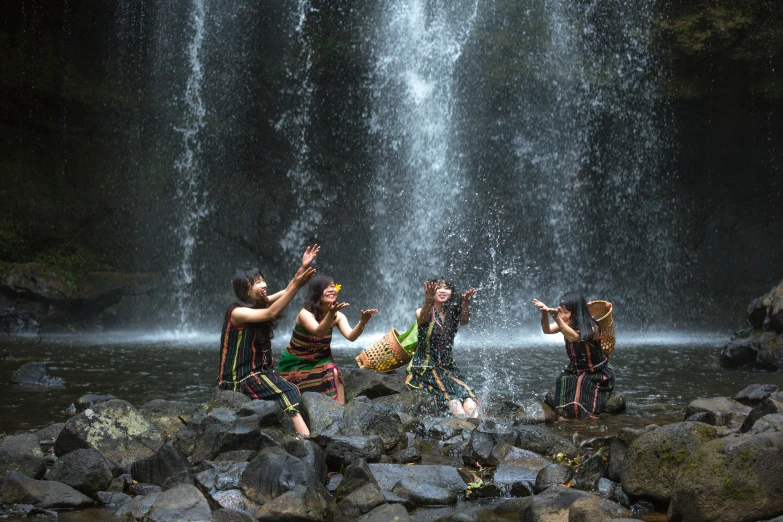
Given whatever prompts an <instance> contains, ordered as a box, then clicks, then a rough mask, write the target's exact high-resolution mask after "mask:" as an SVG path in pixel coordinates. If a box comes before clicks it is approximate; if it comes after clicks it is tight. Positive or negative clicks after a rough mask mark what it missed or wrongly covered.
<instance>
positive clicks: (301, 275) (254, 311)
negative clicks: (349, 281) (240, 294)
mask: <svg viewBox="0 0 783 522" xmlns="http://www.w3.org/2000/svg"><path fill="white" fill-rule="evenodd" d="M314 275H315V269H314V268H307V269H302V268H300V269H299V270H297V271H296V275H295V276H294V277H293V279H291V281H290V282H289V283H288V286H286V288H285V290H283V291H282V292H281V294H282V295H280V296H279V297H278V298H277V299H276V300H275V302H274V303H272V304H271V305H270V306H269V308H246V307H239V308H234V311H233V312H231V321H232V322H233V323H234V325H235V326H236V327H237V328H243V327H244V326H245V325H246V324H247V323H264V322H266V321H272V320H274V319H275V318H277V316H278V315H280V313H281V312H282V311H283V309H284V308H285V307H286V306H288V303H290V302H291V299H293V298H294V296H295V295H296V293H297V292H298V291H299V289H300V288H302V287H303V286H304V285H306V284H307V282H308V281H309V280H310V279H312V278H313V276H314Z"/></svg>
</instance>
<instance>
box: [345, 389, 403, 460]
mask: <svg viewBox="0 0 783 522" xmlns="http://www.w3.org/2000/svg"><path fill="white" fill-rule="evenodd" d="M343 424H344V426H345V429H347V430H356V431H358V433H360V434H362V435H365V436H370V435H377V436H379V437H380V438H381V440H382V441H383V448H384V450H386V451H388V450H391V449H392V448H394V447H395V446H396V445H397V444H399V442H400V438H401V437H402V420H401V419H400V417H399V416H398V415H397V412H396V411H395V410H394V409H393V407H391V406H390V405H387V404H384V403H380V402H374V401H372V400H370V399H368V398H367V397H364V396H359V397H356V399H354V400H353V402H351V403H350V404H348V405H347V406H346V407H345V413H344V414H343Z"/></svg>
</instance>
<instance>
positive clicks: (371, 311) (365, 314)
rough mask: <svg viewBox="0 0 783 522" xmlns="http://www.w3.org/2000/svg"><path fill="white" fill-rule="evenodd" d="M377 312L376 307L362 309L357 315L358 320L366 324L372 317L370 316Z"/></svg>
mask: <svg viewBox="0 0 783 522" xmlns="http://www.w3.org/2000/svg"><path fill="white" fill-rule="evenodd" d="M377 313H378V309H377V308H371V309H369V310H362V315H361V317H359V322H360V323H364V324H367V323H368V322H369V321H370V319H372V316H374V315H375V314H377Z"/></svg>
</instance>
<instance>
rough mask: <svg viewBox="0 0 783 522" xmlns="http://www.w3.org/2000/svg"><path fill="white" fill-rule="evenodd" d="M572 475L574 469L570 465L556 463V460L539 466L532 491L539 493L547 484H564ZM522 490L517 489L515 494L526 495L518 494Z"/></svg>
mask: <svg viewBox="0 0 783 522" xmlns="http://www.w3.org/2000/svg"><path fill="white" fill-rule="evenodd" d="M573 476H574V469H573V468H572V467H570V466H566V465H564V464H558V463H557V462H552V463H550V464H547V465H546V466H544V467H543V468H541V470H540V471H539V472H538V475H536V481H535V483H534V485H533V492H534V493H541V492H542V491H544V490H545V489H547V488H548V487H549V486H552V485H555V484H560V485H565V484H566V483H567V482H568V481H569V480H571V478H572V477H573ZM523 491H524V490H523V489H517V493H518V494H517V495H515V496H527V495H520V494H519V493H521V492H523Z"/></svg>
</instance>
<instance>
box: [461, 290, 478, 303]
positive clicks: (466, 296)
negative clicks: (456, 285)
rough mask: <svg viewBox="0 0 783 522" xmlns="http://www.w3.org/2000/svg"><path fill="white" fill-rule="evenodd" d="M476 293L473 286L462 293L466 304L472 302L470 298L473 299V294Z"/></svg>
mask: <svg viewBox="0 0 783 522" xmlns="http://www.w3.org/2000/svg"><path fill="white" fill-rule="evenodd" d="M475 293H476V289H475V288H471V289H470V290H468V291H467V292H465V293H464V294H462V302H463V303H465V304H470V300H471V299H473V295H474V294H475Z"/></svg>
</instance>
